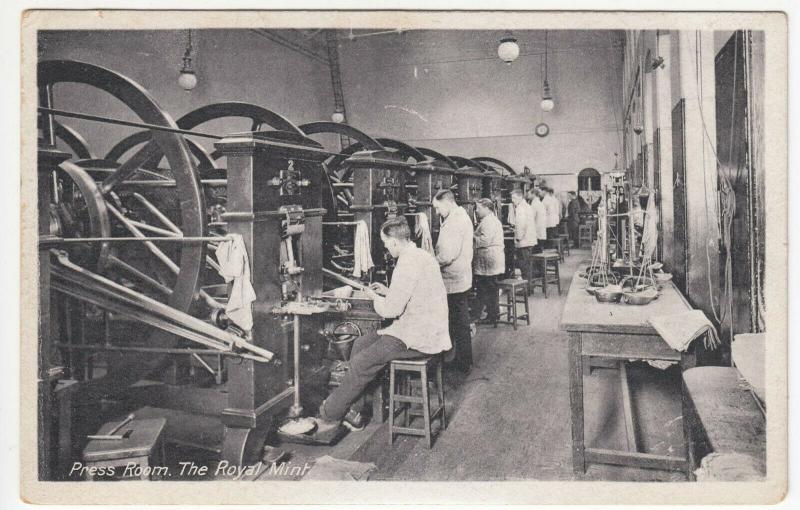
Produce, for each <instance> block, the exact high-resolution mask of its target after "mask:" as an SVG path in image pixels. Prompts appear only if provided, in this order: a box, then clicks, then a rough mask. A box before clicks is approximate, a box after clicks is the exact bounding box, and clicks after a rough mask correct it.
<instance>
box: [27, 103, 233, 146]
mask: <svg viewBox="0 0 800 510" xmlns="http://www.w3.org/2000/svg"><path fill="white" fill-rule="evenodd" d="M38 111H39V113H46V114H48V115H58V116H61V117H72V118H74V119H83V120H93V121H96V122H105V123H107V124H117V125H119V126H131V127H138V128H144V129H153V130H155V131H166V132H168V133H178V134H181V135H193V136H201V137H205V138H213V139H215V140H222V139H223V138H225V137H224V136H219V135H212V134H209V133H201V132H198V131H189V130H187V129H180V128H173V127H169V126H159V125H156V124H147V123H144V122H132V121H129V120H120V119H111V118H108V117H100V116H99V115H89V114H87V113H77V112H68V111H66V110H56V109H53V108H45V107H43V106H40V107H39V108H38Z"/></svg>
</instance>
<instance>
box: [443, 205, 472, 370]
mask: <svg viewBox="0 0 800 510" xmlns="http://www.w3.org/2000/svg"><path fill="white" fill-rule="evenodd" d="M433 207H434V209H436V212H437V213H438V214H439V216H441V217H442V226H441V228H440V229H439V238H438V239H437V240H436V260H437V261H439V266H440V268H441V270H442V279H443V280H444V286H445V288H446V289H447V306H448V309H449V314H448V315H449V323H450V337H451V338H452V339H453V347H454V348H455V360H454V361H453V365H452V366H453V367H454V368H456V369H457V370H459V371H461V372H463V373H468V372H469V371H470V369H471V368H472V336H471V335H470V316H469V292H470V289H471V288H472V255H473V253H472V235H473V230H472V220H471V219H470V217H469V214H467V211H466V210H465V209H464V208H463V207H460V206H459V205H458V204H457V203H456V199H455V197H454V196H453V192H452V191H450V190H441V191H439V192H438V193H437V194H436V196H435V197H434V198H433Z"/></svg>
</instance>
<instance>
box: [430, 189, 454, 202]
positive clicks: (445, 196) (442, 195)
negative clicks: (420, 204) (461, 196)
mask: <svg viewBox="0 0 800 510" xmlns="http://www.w3.org/2000/svg"><path fill="white" fill-rule="evenodd" d="M433 199H434V200H437V201H439V202H443V201H447V202H453V203H455V202H456V197H455V195H453V192H452V191H450V190H449V189H443V190H440V191H439V192H438V193H436V195H435V196H434V197H433Z"/></svg>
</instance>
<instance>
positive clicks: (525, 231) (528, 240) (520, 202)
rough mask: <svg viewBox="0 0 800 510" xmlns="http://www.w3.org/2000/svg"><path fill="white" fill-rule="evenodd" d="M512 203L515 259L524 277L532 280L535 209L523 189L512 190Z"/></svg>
mask: <svg viewBox="0 0 800 510" xmlns="http://www.w3.org/2000/svg"><path fill="white" fill-rule="evenodd" d="M511 203H512V204H513V205H514V220H515V222H514V248H515V250H514V261H515V262H516V264H517V267H518V268H519V269H520V271H522V277H523V278H525V279H526V280H528V283H530V281H531V276H532V275H531V260H532V259H531V257H532V256H533V249H534V247H535V246H536V244H537V239H536V224H535V223H534V218H533V209H532V208H531V205H530V204H529V203H528V202H526V201H525V198H524V197H523V196H522V191H520V190H518V189H515V190H514V191H512V192H511ZM530 288H533V287H532V286H531V287H530Z"/></svg>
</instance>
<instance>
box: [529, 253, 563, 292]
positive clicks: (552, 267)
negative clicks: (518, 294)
mask: <svg viewBox="0 0 800 510" xmlns="http://www.w3.org/2000/svg"><path fill="white" fill-rule="evenodd" d="M559 258H560V257H559V256H558V253H557V252H555V251H550V250H547V251H544V252H542V253H535V254H533V260H535V261H537V262H538V263H539V267H540V272H539V275H538V277H537V278H534V279H533V280H534V283H533V287H541V288H542V292H544V297H545V299H547V285H548V284H550V283H555V284H556V287H557V288H558V293H559V294H561V274H560V273H559V270H558V261H559Z"/></svg>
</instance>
